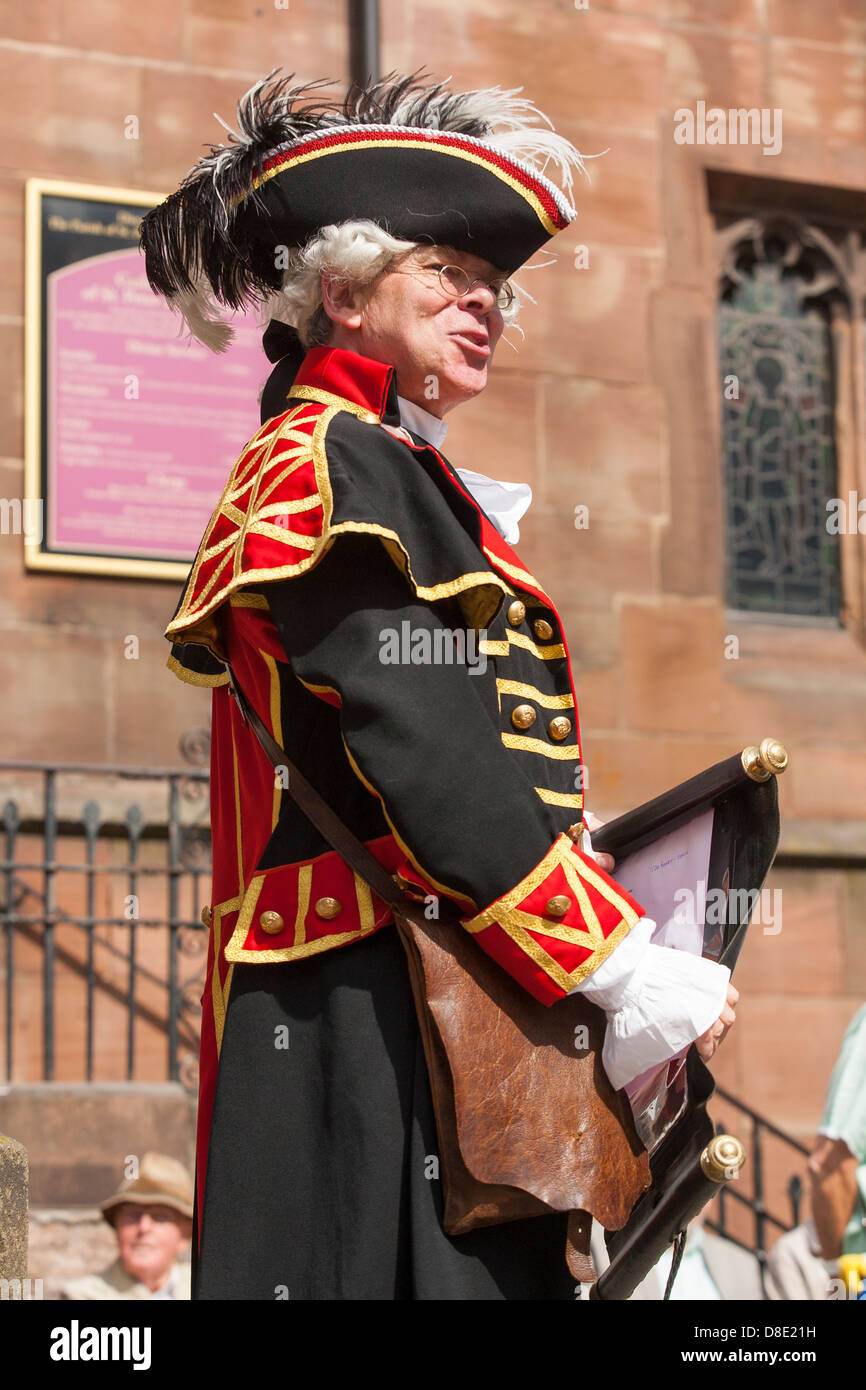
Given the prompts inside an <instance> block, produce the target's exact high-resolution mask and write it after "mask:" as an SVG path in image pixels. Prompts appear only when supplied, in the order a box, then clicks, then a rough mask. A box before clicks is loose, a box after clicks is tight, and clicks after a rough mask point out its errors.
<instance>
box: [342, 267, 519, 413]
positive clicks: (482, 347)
mask: <svg viewBox="0 0 866 1390" xmlns="http://www.w3.org/2000/svg"><path fill="white" fill-rule="evenodd" d="M442 265H456V266H461V267H462V268H463V269H464V270H466V271H467V272H468V274H469V276H470V278H471V279H475V277H476V276H479V277H483V279H484V280H485V281H487V280H491V281H494V282H496V281H501V280H503V279H504V276H503V275H502V272H501V271H498V270H497V269H496V267H495V266H493V265H491V264H490V262H489V261H483V260H481V259H480V258H479V257H478V256H470V255H469V254H468V253H467V252H465V251H455V250H453V249H452V248H451V247H441V246H434V247H430V248H427V247H424V248H423V249H418V250H416V251H413V252H412V253H411V254H410V255H409V256H407V257H406V258H404V259H403V260H401V261H399V262H398V263H397V265H395V266H393V267H392V268H391V269H389V270H387V271H385V272H384V273H383V274H382V275H380V276H379V277H378V279H376V280H375V281H374V282H373V285H372V286H371V288H370V289H369V290H368V291H367V293H366V295H365V296H364V297H363V302H362V307H361V324H360V336H359V338H358V340H357V347H356V348H355V350H356V351H357V352H360V353H362V354H363V355H364V356H367V357H373V358H376V359H377V361H379V362H388V363H389V364H390V365H391V366H393V367H394V368H395V369H396V372H397V390H398V391H399V393H400V395H401V396H404V397H405V398H406V399H407V400H409V401H412V402H414V404H416V405H419V406H421V407H422V409H424V410H429V411H430V413H431V414H432V415H438V416H440V417H441V416H443V415H445V414H446V412H447V411H449V410H452V409H453V408H454V406H456V405H459V404H460V402H461V401H466V400H470V399H471V398H472V397H473V396H477V395H478V392H479V391H483V390H484V387H485V386H486V385H487V368H488V365H489V363H490V360H491V358H492V356H493V351H494V348H495V347H496V344H497V343H498V341H499V338H500V336H501V334H502V328H503V322H502V314H501V312H500V310H499V309H498V308H497V305H496V300H495V296H494V293H493V291H492V290H491V289H490V288H489V286H488V285H487V284H486V283H485V284H476V285H473V286H472V287H471V289H470V290H468V291H467V293H466V294H464V295H462V296H461V297H460V298H459V299H455V298H453V297H451V296H449V295H448V294H447V293H446V291H445V290H444V289H443V288H442V285H441V284H440V281H439V278H438V276H437V274H436V271H437V269H438V268H439V267H440V266H442Z"/></svg>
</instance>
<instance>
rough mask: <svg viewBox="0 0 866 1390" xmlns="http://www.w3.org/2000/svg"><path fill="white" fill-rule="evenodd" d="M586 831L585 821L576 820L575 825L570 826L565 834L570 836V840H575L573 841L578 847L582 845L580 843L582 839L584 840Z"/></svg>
mask: <svg viewBox="0 0 866 1390" xmlns="http://www.w3.org/2000/svg"><path fill="white" fill-rule="evenodd" d="M585 829H586V826H585V825H584V823H583V821H582V820H576V821H575V822H574V825H570V826H569V827H568V829H567V830H566V832H565V833H566V835H567V836H568V838H569V839H570V840H573V841H574V843H575V844H576V845H580V841H581V838H582V836H583V832H584V830H585Z"/></svg>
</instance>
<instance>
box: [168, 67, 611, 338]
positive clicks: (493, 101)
mask: <svg viewBox="0 0 866 1390" xmlns="http://www.w3.org/2000/svg"><path fill="white" fill-rule="evenodd" d="M423 77H424V74H417V73H416V74H412V75H411V76H408V77H399V76H396V75H394V74H391V75H390V76H389V77H387V78H384V79H383V80H382V81H381V82H376V83H372V84H370V85H369V86H366V87H358V86H354V87H352V88H350V90H349V92H348V94H347V95H346V97H345V99H344V100H343V101H341V102H334V101H324V100H322V99H321V97H320V95H319V89H320V88H322V87H323V86H328V85H330V84H328V83H327V82H325V81H321V82H313V83H307V84H305V85H302V86H295V87H293V86H292V85H291V81H292V78H291V77H285V78H276V76H275V73H271V74H270V75H269V76H268V77H267V78H265V79H264V81H262V82H259V83H257V84H256V85H255V86H254V87H252V88H251V89H250V91H249V92H247V93H246V95H245V96H243V97H242V98H241V100H240V102H239V104H238V131H237V132H235V131H231V130H229V137H230V138H229V142H228V144H227V145H216V146H211V147H210V153H209V154H208V155H206V156H204V158H202V159H200V160H199V162H198V164H197V165H196V166H195V167H194V168H193V169H192V170H190V172H189V174H187V176H186V178H185V179H184V181H183V183H182V184H181V186H180V188H178V190H177V191H176V192H175V193H173V194H172V195H171V196H170V197H169V198H167V199H166V201H165V202H164V203H161V204H160V205H159V207H156V208H154V209H153V211H152V212H149V213H148V214H147V216H146V217H145V218H144V220H143V222H142V225H141V246H142V249H143V250H144V252H145V257H146V267H147V276H148V280H149V281H150V284H151V286H152V288H153V289H154V290H155V291H156V292H158V293H160V294H163V295H165V296H166V298H167V299H168V301H169V303H171V304H172V305H173V307H176V308H179V309H180V310H181V313H182V314H183V317H184V318H185V320H186V322H187V324H188V326H189V327H190V329H191V331H192V332H193V334H194V335H195V336H196V337H199V338H201V340H202V341H203V342H206V343H207V344H208V346H210V347H212V348H214V349H215V350H217V351H220V350H221V349H222V348H224V347H225V346H226V345H227V342H228V339H229V338H230V336H231V335H230V332H229V330H228V329H227V328H226V326H225V325H224V324H222V323H221V321H220V319H219V313H218V309H217V305H216V304H215V303H214V301H217V302H218V303H219V304H221V305H224V306H225V307H227V308H229V309H240V308H245V307H250V306H251V305H253V304H257V303H258V304H262V303H265V302H266V301H267V300H268V299H269V298H270V297H271V296H272V295H273V294H274V293H275V292H276V291H278V290H279V289H280V287H281V284H282V272H283V269H284V268H285V265H286V260H285V253H286V251H287V250H289V249H290V248H295V247H299V246H303V245H304V244H305V243H306V242H307V241H309V239H310V238H311V237H313V236H314V235H315V234H316V233H317V232H318V231H319V230H321V228H322V227H325V226H329V225H332V224H335V223H341V222H346V221H354V220H358V219H370V220H371V221H373V222H376V223H377V224H378V225H379V226H381V227H383V228H384V229H385V230H386V231H388V232H390V233H391V235H392V236H395V237H398V238H400V239H402V240H406V241H415V242H420V241H423V242H428V243H430V244H434V245H447V246H453V247H454V248H455V249H457V250H461V251H467V252H470V253H472V254H474V255H477V256H480V257H482V258H483V259H484V260H487V261H490V262H491V263H492V264H493V265H495V266H496V267H497V268H498V269H500V270H501V271H503V272H504V273H505V274H507V275H509V274H512V273H513V272H514V271H515V270H517V269H518V268H519V267H520V266H521V265H523V264H524V263H525V262H526V261H527V260H528V259H529V257H530V256H532V255H533V254H534V252H535V251H537V250H538V249H539V247H541V246H543V245H544V243H545V242H546V241H548V240H549V239H550V237H552V236H554V235H555V234H556V233H557V232H559V231H561V230H562V229H563V228H564V227H566V226H568V224H569V222H570V221H571V220H572V219H573V218H574V217H575V216H576V213H575V210H574V208H573V207H572V205H571V203H570V202H569V199H568V196H567V195H568V194H570V192H571V182H572V180H571V169H572V167H576V168H579V169H580V170H581V171H582V172H585V170H584V166H583V160H582V158H581V156H580V154H579V153H578V151H577V150H576V149H575V148H574V146H573V145H571V144H570V143H569V142H568V141H567V140H566V139H565V138H564V137H563V136H561V135H558V134H557V133H556V131H555V130H553V128H552V126H551V125H550V123H549V121H547V118H546V117H544V116H543V115H542V113H541V112H539V111H538V110H537V108H536V107H535V106H533V104H532V103H531V102H530V101H527V100H526V99H524V98H522V97H520V95H519V89H518V90H515V91H503V90H501V89H500V88H498V87H494V88H491V89H488V90H479V91H470V92H450V91H448V90H447V89H446V88H445V86H444V84H443V83H441V82H437V83H434V84H432V85H431V84H428V83H425V82H424V81H423V80H422V79H423ZM226 129H227V130H228V129H229V128H228V127H226ZM551 161H552V162H553V163H554V165H555V167H557V168H558V171H559V174H560V180H561V182H562V185H563V188H564V190H565V191H563V189H561V188H559V187H557V185H556V184H554V183H553V182H552V181H551V180H550V179H549V178H548V177H546V175H545V173H544V172H543V169H544V168H546V167H547V165H548V164H549V163H550V162H551ZM539 166H543V167H539Z"/></svg>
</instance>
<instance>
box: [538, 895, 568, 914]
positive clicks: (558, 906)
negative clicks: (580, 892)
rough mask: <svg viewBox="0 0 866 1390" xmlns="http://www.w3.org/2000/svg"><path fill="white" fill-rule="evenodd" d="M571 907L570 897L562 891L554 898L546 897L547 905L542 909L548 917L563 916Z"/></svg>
mask: <svg viewBox="0 0 866 1390" xmlns="http://www.w3.org/2000/svg"><path fill="white" fill-rule="evenodd" d="M570 907H571V898H567V897H566V896H565V894H564V893H562V894H559V895H558V896H557V897H555V898H548V900H547V906H546V908H545V909H544V910H545V912H546V913H547V915H548V917H564V916H565V914H566V912H567V911H568V909H569V908H570Z"/></svg>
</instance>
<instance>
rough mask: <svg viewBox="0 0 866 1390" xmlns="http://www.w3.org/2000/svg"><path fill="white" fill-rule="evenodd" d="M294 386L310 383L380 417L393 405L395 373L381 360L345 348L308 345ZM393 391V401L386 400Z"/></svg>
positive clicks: (394, 402)
mask: <svg viewBox="0 0 866 1390" xmlns="http://www.w3.org/2000/svg"><path fill="white" fill-rule="evenodd" d="M294 385H295V386H314V387H316V389H317V390H319V391H330V392H331V393H332V394H333V395H335V396H340V397H342V399H343V400H347V401H352V402H353V404H354V405H360V406H364V407H365V409H367V410H371V411H372V412H373V413H374V414H375V415H377V416H378V417H379V419H380V420H381V419H382V417H383V415H385V414H386V412H387V413H388V414H389V415H390V414H392V413H394V412H397V418H398V420H399V411H398V407H397V373H396V372H395V370H394V368H393V367H389V366H388V365H387V363H385V362H377V361H376V360H375V358H373V357H362V356H361V354H360V353H358V352H348V351H347V350H346V349H345V348H336V347H314V348H310V351H309V352H308V353H307V355H306V357H305V358H304V360H303V362H302V363H301V366H300V370H299V371H298V374H297V376H296V377H295V380H294ZM392 393H393V400H391V399H389V397H391V396H392Z"/></svg>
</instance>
